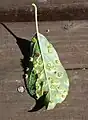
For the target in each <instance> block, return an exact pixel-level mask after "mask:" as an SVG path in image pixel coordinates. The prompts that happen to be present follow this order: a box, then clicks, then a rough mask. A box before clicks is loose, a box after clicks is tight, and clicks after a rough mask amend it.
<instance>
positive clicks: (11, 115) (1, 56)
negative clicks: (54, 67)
mask: <svg viewBox="0 0 88 120" xmlns="http://www.w3.org/2000/svg"><path fill="white" fill-rule="evenodd" d="M5 24H6V25H7V26H8V27H9V28H10V29H11V30H12V31H13V32H14V33H15V34H16V35H18V36H20V37H23V38H27V39H29V40H30V39H31V37H32V35H33V34H34V33H35V23H33V22H31V23H27V22H24V23H5ZM39 27H40V31H41V33H42V34H44V35H45V36H46V37H47V38H48V40H49V41H50V42H51V43H52V44H53V45H54V47H55V48H56V50H57V52H58V54H59V56H60V60H61V61H62V63H63V65H64V67H65V68H76V67H84V68H85V67H88V21H71V22H69V21H62V22H40V23H39ZM47 29H49V33H46V30H47ZM21 58H22V55H21V52H20V50H19V48H18V46H17V45H16V41H15V39H14V38H13V37H12V36H11V35H10V34H9V33H8V32H7V30H6V29H4V28H3V26H1V25H0V120H34V119H36V120H41V119H42V120H88V70H85V69H82V70H69V71H67V73H68V76H69V79H70V91H69V95H68V97H67V98H66V100H65V101H64V102H63V103H62V104H60V105H59V104H58V105H57V106H56V107H55V109H53V110H51V111H45V110H44V108H43V109H41V110H40V111H36V112H28V110H29V109H31V108H32V107H33V105H34V103H35V102H34V100H33V99H32V98H31V97H30V96H29V95H28V94H27V92H26V90H25V92H24V93H22V94H21V93H18V91H17V87H19V86H20V85H22V86H24V81H23V78H22V74H23V72H22V67H21V66H20V59H21Z"/></svg>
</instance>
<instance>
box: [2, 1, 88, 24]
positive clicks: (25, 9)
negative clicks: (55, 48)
mask: <svg viewBox="0 0 88 120" xmlns="http://www.w3.org/2000/svg"><path fill="white" fill-rule="evenodd" d="M32 2H33V0H3V1H1V2H0V22H1V21H7V22H8V21H9V22H11V21H21V22H22V21H24V22H25V21H26V22H27V21H33V20H34V10H33V7H32V5H31V4H32ZM35 3H36V4H37V6H38V16H39V20H40V21H57V20H85V19H88V0H36V2H35Z"/></svg>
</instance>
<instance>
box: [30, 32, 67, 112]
mask: <svg viewBox="0 0 88 120" xmlns="http://www.w3.org/2000/svg"><path fill="white" fill-rule="evenodd" d="M32 42H33V43H35V45H34V48H33V55H32V58H33V69H32V71H31V73H30V74H29V75H28V88H29V91H30V94H31V95H35V96H36V99H37V100H38V99H39V98H40V97H41V96H43V95H44V94H46V97H45V99H44V101H42V102H44V104H45V106H46V108H47V109H48V110H50V109H53V108H54V107H55V105H56V104H57V103H61V102H63V101H64V100H65V98H66V96H67V94H68V90H69V79H68V76H67V73H66V71H65V69H64V67H63V66H62V64H61V62H60V60H59V57H58V55H57V52H56V51H55V49H54V47H53V46H52V44H51V43H49V42H48V40H47V39H46V38H45V36H43V35H42V34H40V33H39V39H38V38H37V37H36V36H35V37H33V39H32Z"/></svg>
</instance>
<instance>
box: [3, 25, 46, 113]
mask: <svg viewBox="0 0 88 120" xmlns="http://www.w3.org/2000/svg"><path fill="white" fill-rule="evenodd" d="M1 24H2V25H3V26H4V27H5V28H6V29H7V30H8V32H9V33H10V34H11V35H12V36H13V37H15V39H16V43H17V45H18V47H19V49H20V50H21V53H22V55H23V59H21V66H22V68H23V72H24V74H23V79H24V84H25V87H26V90H27V92H28V94H30V92H29V90H28V87H27V81H26V78H25V74H26V69H27V67H30V72H31V70H32V68H33V64H32V62H30V61H29V58H30V57H31V56H32V51H33V46H34V44H33V43H32V42H31V41H29V40H26V39H23V38H20V37H17V36H16V35H15V34H14V33H13V32H12V31H11V30H10V29H9V28H8V27H7V26H6V25H5V24H3V23H1ZM35 36H36V34H35ZM30 96H31V95H30ZM31 97H33V98H34V99H35V101H36V104H35V106H34V107H33V108H32V110H29V111H28V112H34V111H38V110H40V109H41V108H43V107H44V103H43V102H42V101H44V99H45V94H44V95H43V96H42V97H41V98H40V99H39V100H36V98H35V96H31Z"/></svg>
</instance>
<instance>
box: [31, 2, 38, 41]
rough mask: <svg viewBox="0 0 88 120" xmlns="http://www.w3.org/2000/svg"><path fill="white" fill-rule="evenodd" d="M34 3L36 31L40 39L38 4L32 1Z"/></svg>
mask: <svg viewBox="0 0 88 120" xmlns="http://www.w3.org/2000/svg"><path fill="white" fill-rule="evenodd" d="M32 5H33V6H34V8H35V23H36V33H37V37H38V40H39V29H38V20H37V6H36V5H35V4H34V3H32Z"/></svg>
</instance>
